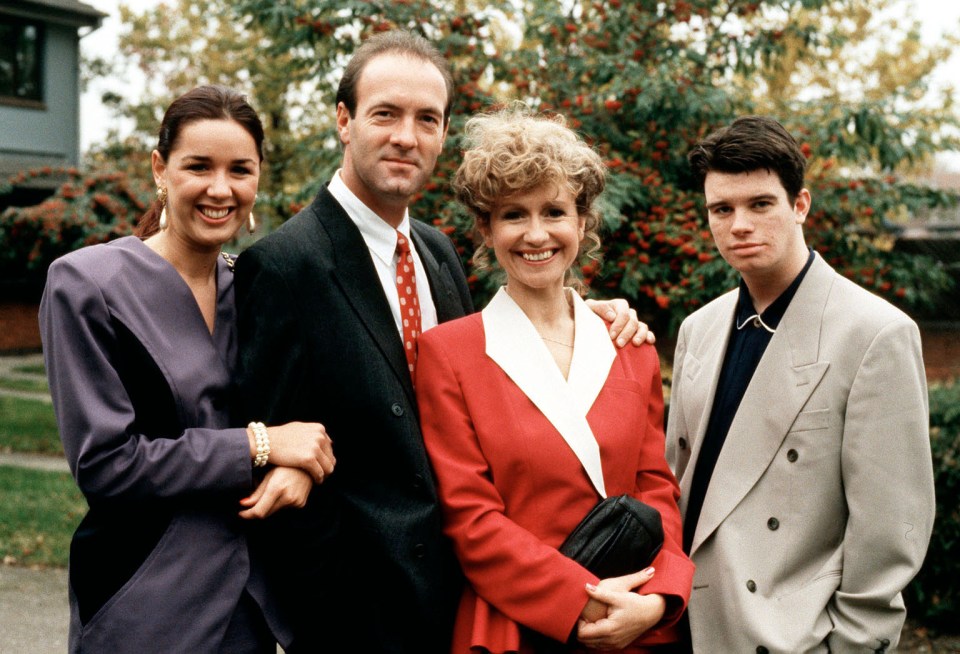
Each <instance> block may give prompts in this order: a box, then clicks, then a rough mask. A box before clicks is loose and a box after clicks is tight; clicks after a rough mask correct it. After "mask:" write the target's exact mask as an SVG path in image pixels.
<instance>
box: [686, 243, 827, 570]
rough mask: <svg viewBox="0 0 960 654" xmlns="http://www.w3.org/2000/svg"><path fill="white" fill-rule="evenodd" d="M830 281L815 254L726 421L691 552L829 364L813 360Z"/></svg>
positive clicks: (745, 489)
mask: <svg viewBox="0 0 960 654" xmlns="http://www.w3.org/2000/svg"><path fill="white" fill-rule="evenodd" d="M833 280H834V273H833V270H832V269H831V268H830V267H829V266H828V265H827V264H826V263H825V262H824V261H823V260H822V259H821V258H820V257H819V255H817V258H816V260H815V261H814V263H813V265H812V266H811V267H810V270H808V271H807V275H806V276H805V277H804V280H803V282H802V283H801V284H800V288H798V289H797V294H796V295H795V296H794V298H793V300H792V301H791V302H790V306H789V307H788V308H787V311H786V313H785V314H784V316H783V319H782V320H781V321H780V326H779V327H778V328H777V332H776V334H774V336H773V338H771V339H770V344H769V345H768V346H767V350H766V352H764V354H763V358H762V359H761V360H760V363H759V365H758V366H757V370H756V372H754V374H753V378H752V379H751V380H750V384H749V386H747V390H746V392H745V393H744V396H743V400H742V401H741V402H740V408H739V409H738V410H737V415H736V416H735V417H734V419H733V423H732V424H731V425H730V432H729V433H728V434H727V438H726V441H724V445H723V449H722V450H721V452H720V456H719V458H718V459H717V466H716V468H715V470H714V473H713V476H712V477H711V479H710V486H709V489H708V490H707V495H706V497H705V498H704V502H703V510H702V512H701V514H700V520H699V522H698V523H697V532H696V534H695V535H694V538H693V543H692V545H691V550H690V553H691V554H693V553H694V552H695V551H696V550H697V548H698V547H699V545H700V543H702V542H703V541H704V540H706V539H707V537H709V535H710V534H711V533H713V531H714V530H715V529H716V528H717V527H718V526H719V525H720V523H721V522H723V520H724V519H725V518H726V517H727V516H728V515H729V514H730V513H731V512H732V511H733V509H734V508H735V507H736V506H737V505H738V504H739V503H740V502H741V500H743V498H744V497H745V496H746V495H747V493H749V492H750V490H751V489H752V488H753V487H754V486H755V485H756V484H757V482H758V481H759V479H760V477H761V476H762V475H763V473H764V471H765V470H766V469H767V468H768V467H769V465H770V462H771V461H772V460H773V458H774V456H775V455H776V453H777V451H778V450H779V449H780V446H781V444H782V443H783V439H784V438H786V436H787V433H788V432H789V431H790V427H791V426H792V425H793V423H794V421H795V420H796V418H797V415H798V414H799V413H800V411H801V409H803V407H804V405H805V404H806V403H807V400H808V399H809V398H810V395H811V394H813V391H814V390H815V389H816V388H817V386H818V385H819V383H820V380H821V379H823V376H824V374H825V373H826V371H827V369H828V368H829V367H830V362H829V361H818V357H819V351H820V332H821V317H822V315H823V309H824V305H825V304H826V301H827V297H828V296H829V293H830V287H831V285H832V283H833ZM707 418H709V411H708V412H707ZM701 427H702V428H703V429H705V428H706V427H705V424H704V425H701Z"/></svg>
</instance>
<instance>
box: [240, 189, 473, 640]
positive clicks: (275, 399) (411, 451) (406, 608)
mask: <svg viewBox="0 0 960 654" xmlns="http://www.w3.org/2000/svg"><path fill="white" fill-rule="evenodd" d="M411 226H412V227H411V229H412V235H413V240H414V242H415V244H416V247H417V252H418V253H419V255H420V259H421V260H422V261H423V264H424V267H425V268H426V272H427V276H428V277H429V280H430V288H431V292H432V296H433V301H434V303H435V305H436V308H437V317H438V319H439V320H440V321H445V320H451V319H453V318H458V317H460V316H463V315H465V314H467V313H470V312H471V311H472V305H471V301H470V295H469V291H468V288H467V283H466V278H465V276H464V273H463V268H462V265H461V263H460V260H459V258H458V257H457V253H456V251H455V249H454V247H453V245H452V243H451V242H450V240H449V239H448V238H447V237H446V236H444V235H443V234H441V233H440V232H439V231H438V230H436V229H435V228H433V227H429V226H427V225H425V224H423V223H420V222H417V221H411ZM235 284H236V296H237V306H238V324H239V349H240V365H239V372H238V376H237V389H236V390H237V392H236V394H235V398H236V400H235V401H236V405H235V411H234V413H235V417H236V418H237V420H239V421H241V423H240V424H246V422H247V421H248V420H262V421H264V422H267V424H281V423H285V422H289V421H293V420H300V421H317V422H322V423H323V424H324V425H325V426H326V428H327V432H328V433H329V434H330V436H331V438H332V439H333V445H334V452H335V454H336V457H337V466H336V470H335V471H334V474H333V475H331V477H330V478H329V479H327V480H326V481H325V483H324V484H322V485H321V486H317V487H315V488H314V491H313V493H312V495H311V497H310V500H309V502H308V505H307V507H306V508H305V509H302V510H293V509H288V510H284V511H281V512H279V513H278V514H276V515H275V516H273V517H271V518H270V519H268V520H266V521H263V522H262V523H259V524H257V525H255V532H257V533H256V534H255V536H254V538H253V539H252V541H253V545H252V547H253V548H254V550H255V555H256V556H258V557H263V558H264V559H265V563H266V565H267V566H268V571H269V572H268V573H269V574H271V575H273V576H274V577H275V579H276V580H277V581H278V582H279V583H280V585H281V588H280V591H281V594H282V596H283V598H284V607H283V608H284V610H285V611H287V612H288V613H289V615H290V616H291V618H292V621H293V624H294V641H293V644H292V647H289V646H287V644H284V646H285V647H286V648H287V650H288V652H305V651H309V652H312V651H322V652H359V651H362V652H372V653H376V652H408V653H413V652H417V653H420V652H438V653H439V652H447V651H448V648H449V643H450V632H451V629H452V624H453V616H454V613H455V611H456V606H457V601H458V598H459V593H460V590H461V583H462V580H461V575H460V572H459V568H458V566H457V563H456V559H455V557H454V555H453V552H452V549H451V546H450V544H449V543H448V541H447V540H446V538H445V537H444V536H443V534H442V532H441V528H442V517H441V514H440V508H439V504H438V501H437V493H436V486H435V483H434V478H433V475H432V472H431V469H430V466H429V463H428V460H427V455H426V452H425V450H424V446H423V440H422V437H421V434H420V425H419V418H418V415H417V404H416V401H415V397H414V390H413V385H412V383H411V380H410V375H409V372H408V371H407V363H406V358H405V356H404V353H403V346H402V344H401V339H400V336H399V334H398V332H397V329H396V326H395V323H394V321H393V318H392V316H391V313H390V308H389V306H388V304H387V300H386V297H385V295H384V292H383V288H382V286H381V284H380V281H379V278H378V277H377V275H376V271H375V269H374V266H373V262H372V261H371V259H370V254H369V250H368V249H367V246H366V244H365V243H364V241H363V238H362V237H361V235H360V231H359V230H358V229H357V227H356V225H355V224H354V223H353V222H352V221H351V220H350V218H349V217H348V216H347V214H346V212H345V211H344V210H343V208H342V207H341V206H340V204H339V203H338V202H337V201H336V200H335V199H334V198H333V196H332V195H330V193H329V192H328V191H327V189H326V188H324V189H323V190H321V191H320V193H319V194H318V195H317V197H316V199H315V200H314V201H313V203H312V204H311V205H310V206H309V207H307V208H306V209H304V210H303V211H301V212H300V213H298V214H297V215H296V216H294V217H293V218H291V219H290V220H289V221H288V222H287V223H285V224H284V225H283V226H282V227H280V228H279V229H278V230H277V231H276V232H274V233H273V234H270V235H269V236H266V237H265V238H263V239H261V240H260V241H259V242H258V243H256V244H255V245H253V246H252V247H251V248H249V249H248V250H247V251H245V252H244V253H243V254H241V255H240V257H239V259H238V260H237V264H236V282H235Z"/></svg>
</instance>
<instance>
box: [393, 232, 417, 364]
mask: <svg viewBox="0 0 960 654" xmlns="http://www.w3.org/2000/svg"><path fill="white" fill-rule="evenodd" d="M397 255H398V256H397V295H398V296H399V297H400V321H401V323H402V324H403V351H404V353H406V355H407V367H408V368H409V369H410V378H411V379H414V378H415V377H414V372H415V371H416V368H417V337H418V336H419V335H420V300H418V299H417V276H416V273H415V272H414V270H413V255H412V254H410V243H409V242H408V241H407V237H406V236H404V235H403V234H401V233H400V232H399V231H398V232H397Z"/></svg>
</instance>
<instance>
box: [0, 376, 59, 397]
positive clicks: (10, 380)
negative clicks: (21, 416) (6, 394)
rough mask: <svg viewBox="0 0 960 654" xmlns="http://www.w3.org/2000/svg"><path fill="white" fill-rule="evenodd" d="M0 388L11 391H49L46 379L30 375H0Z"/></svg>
mask: <svg viewBox="0 0 960 654" xmlns="http://www.w3.org/2000/svg"><path fill="white" fill-rule="evenodd" d="M0 388H6V389H8V390H11V391H28V392H30V393H49V392H50V387H49V386H47V380H45V379H39V378H37V379H34V378H30V377H0Z"/></svg>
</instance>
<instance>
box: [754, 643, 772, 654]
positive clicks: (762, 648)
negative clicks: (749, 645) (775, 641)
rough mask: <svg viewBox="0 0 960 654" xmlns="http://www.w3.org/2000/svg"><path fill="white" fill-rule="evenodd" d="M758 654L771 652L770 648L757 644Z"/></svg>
mask: <svg viewBox="0 0 960 654" xmlns="http://www.w3.org/2000/svg"><path fill="white" fill-rule="evenodd" d="M757 654H770V650H768V649H767V648H766V647H764V646H763V645H757Z"/></svg>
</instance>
